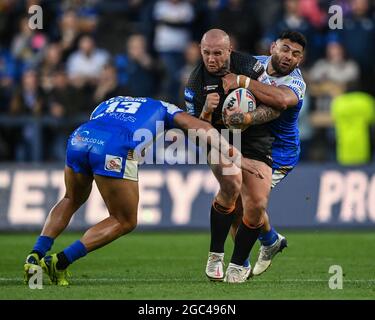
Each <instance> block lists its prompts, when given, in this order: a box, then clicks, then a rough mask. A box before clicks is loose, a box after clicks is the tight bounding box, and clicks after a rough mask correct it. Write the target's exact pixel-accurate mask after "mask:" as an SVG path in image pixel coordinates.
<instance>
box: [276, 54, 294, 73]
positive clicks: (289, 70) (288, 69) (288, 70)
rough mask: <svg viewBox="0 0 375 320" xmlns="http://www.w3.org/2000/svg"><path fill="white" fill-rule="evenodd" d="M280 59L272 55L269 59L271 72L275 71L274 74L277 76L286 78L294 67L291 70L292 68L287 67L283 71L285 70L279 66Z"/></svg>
mask: <svg viewBox="0 0 375 320" xmlns="http://www.w3.org/2000/svg"><path fill="white" fill-rule="evenodd" d="M280 60H281V59H280V57H279V56H277V55H272V57H271V63H272V68H273V70H275V71H276V73H277V74H278V75H279V76H286V75H288V74H289V73H291V72H292V70H293V69H294V67H293V68H292V66H289V68H287V69H285V68H282V67H281V66H280V64H281V62H280Z"/></svg>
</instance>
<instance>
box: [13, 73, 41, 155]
mask: <svg viewBox="0 0 375 320" xmlns="http://www.w3.org/2000/svg"><path fill="white" fill-rule="evenodd" d="M11 113H12V114H14V115H25V116H27V115H29V116H41V115H42V114H43V113H44V98H43V95H42V91H41V89H40V88H39V86H38V78H37V74H36V72H35V71H34V70H27V71H25V72H24V74H23V75H22V84H21V87H20V88H19V89H18V90H17V91H16V93H15V95H14V96H13V99H12V102H11ZM13 132H14V135H13V139H14V140H13V141H12V142H11V143H12V145H14V147H15V159H16V161H31V160H34V161H41V160H42V159H41V154H40V153H38V154H37V153H35V149H33V148H32V146H33V144H34V142H35V141H38V139H40V138H41V137H40V131H39V128H38V127H37V123H34V121H29V122H28V123H27V124H25V125H24V126H23V127H22V129H21V130H19V129H16V128H14V129H13ZM38 152H39V150H38Z"/></svg>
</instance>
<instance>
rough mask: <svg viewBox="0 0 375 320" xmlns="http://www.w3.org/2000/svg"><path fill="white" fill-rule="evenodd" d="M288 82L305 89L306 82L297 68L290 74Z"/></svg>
mask: <svg viewBox="0 0 375 320" xmlns="http://www.w3.org/2000/svg"><path fill="white" fill-rule="evenodd" d="M289 76H290V81H292V83H293V84H295V85H297V86H299V87H301V88H306V82H305V80H304V79H303V75H302V72H301V70H300V69H299V68H295V69H294V70H293V71H292V72H291V73H290V74H289Z"/></svg>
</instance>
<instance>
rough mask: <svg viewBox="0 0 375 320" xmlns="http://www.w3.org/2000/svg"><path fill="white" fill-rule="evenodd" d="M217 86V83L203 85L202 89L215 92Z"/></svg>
mask: <svg viewBox="0 0 375 320" xmlns="http://www.w3.org/2000/svg"><path fill="white" fill-rule="evenodd" d="M218 87H219V85H218V84H211V85H207V86H205V87H204V88H203V89H204V91H205V92H210V91H214V92H216V91H217V89H218Z"/></svg>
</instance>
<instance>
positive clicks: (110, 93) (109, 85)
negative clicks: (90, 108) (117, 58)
mask: <svg viewBox="0 0 375 320" xmlns="http://www.w3.org/2000/svg"><path fill="white" fill-rule="evenodd" d="M121 95H124V90H123V89H122V88H121V87H120V85H119V83H118V80H117V71H116V68H115V67H114V66H113V65H111V64H106V65H105V66H104V68H103V70H102V72H101V74H100V77H99V82H98V86H97V87H96V90H95V93H94V101H95V103H97V104H99V103H100V102H102V101H105V100H108V99H110V98H112V97H116V96H121Z"/></svg>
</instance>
